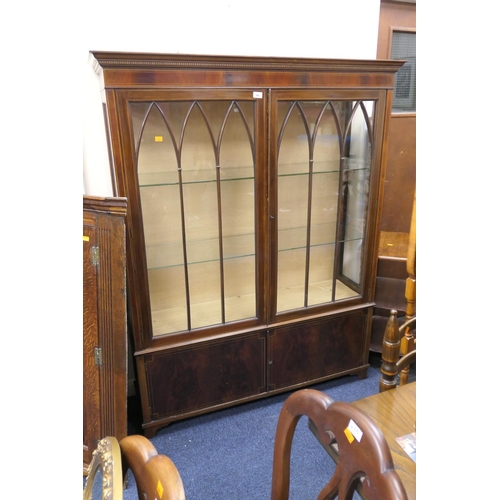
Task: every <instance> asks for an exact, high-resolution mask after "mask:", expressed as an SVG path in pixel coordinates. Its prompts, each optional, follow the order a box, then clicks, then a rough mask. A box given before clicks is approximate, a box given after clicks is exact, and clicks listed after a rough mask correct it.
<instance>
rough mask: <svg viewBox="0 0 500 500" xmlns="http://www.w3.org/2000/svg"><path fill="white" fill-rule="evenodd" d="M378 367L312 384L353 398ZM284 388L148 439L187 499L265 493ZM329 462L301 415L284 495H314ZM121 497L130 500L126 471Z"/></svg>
mask: <svg viewBox="0 0 500 500" xmlns="http://www.w3.org/2000/svg"><path fill="white" fill-rule="evenodd" d="M379 376H380V372H379V371H378V370H376V369H375V368H369V369H368V377H367V378H366V379H364V380H360V379H359V378H358V377H357V376H346V377H342V378H339V379H335V380H332V381H329V382H324V383H321V384H317V385H315V386H313V387H314V388H315V389H318V390H320V391H323V392H325V393H327V394H328V395H329V396H330V397H331V398H333V399H334V400H337V401H347V402H351V401H355V400H357V399H361V398H364V397H367V396H370V395H372V394H375V393H377V392H378V384H379ZM289 394H290V392H288V393H284V394H280V395H277V396H273V397H270V398H267V399H263V400H259V401H254V402H251V403H246V404H242V405H240V406H237V407H233V408H229V409H226V410H220V411H217V412H214V413H210V414H207V415H202V416H199V417H195V418H191V419H188V420H183V421H179V422H173V423H171V424H170V425H168V426H167V427H164V428H163V429H160V430H159V431H158V432H157V434H156V435H155V436H154V437H152V438H151V442H152V443H153V444H154V446H155V447H156V449H157V450H158V453H162V454H165V455H168V456H169V457H170V458H171V459H172V460H173V462H174V463H175V465H176V466H177V469H178V470H179V473H180V475H181V477H182V481H183V483H184V489H185V491H186V499H187V500H211V499H217V500H265V499H269V497H270V492H271V476H272V460H273V445H274V435H275V432H276V425H277V422H278V416H279V412H280V410H281V407H282V405H283V402H284V400H285V399H286V398H287V396H288V395H289ZM333 470H334V464H333V461H332V460H331V458H330V457H329V456H328V455H327V453H326V452H325V451H324V450H323V448H322V447H321V445H320V444H319V443H318V442H317V441H316V439H315V438H314V436H313V435H312V433H311V431H310V430H309V429H308V427H307V419H306V418H302V419H300V421H299V424H298V425H297V429H296V431H295V436H294V441H293V445H292V458H291V481H290V499H291V500H308V499H315V498H316V497H317V495H318V493H319V491H320V490H321V488H322V487H323V486H324V485H325V484H326V482H327V481H328V479H329V478H330V477H331V475H332V473H333ZM123 498H124V499H125V500H136V499H137V498H138V496H137V490H136V485H135V480H134V477H133V476H132V475H131V474H130V473H129V484H128V488H127V489H126V490H125V491H124V496H123Z"/></svg>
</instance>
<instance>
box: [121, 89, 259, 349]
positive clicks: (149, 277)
mask: <svg viewBox="0 0 500 500" xmlns="http://www.w3.org/2000/svg"><path fill="white" fill-rule="evenodd" d="M264 109H265V94H264V92H256V91H251V90H224V91H222V90H219V91H216V90H210V91H207V90H204V89H198V90H196V89H195V90H191V91H180V90H162V91H127V92H121V93H120V94H119V98H118V100H117V112H118V116H120V117H121V120H122V122H121V124H120V129H121V130H122V131H126V133H125V134H124V143H123V147H124V150H125V151H124V155H123V157H124V158H127V159H128V160H129V164H127V165H125V166H124V168H118V169H117V170H118V181H119V185H120V186H121V189H122V190H123V192H126V193H128V196H129V203H130V210H131V216H132V218H133V223H132V229H133V233H132V234H131V238H130V247H129V251H130V256H129V257H130V260H129V264H131V265H130V267H131V269H132V272H133V273H134V280H133V284H132V286H133V287H134V289H133V290H131V295H130V296H131V299H132V304H131V305H132V307H133V308H134V310H135V314H134V315H133V316H134V318H136V319H138V322H137V323H136V325H135V331H136V344H137V347H138V348H141V347H145V346H147V345H150V344H151V343H154V342H156V344H158V343H159V344H161V343H162V342H163V343H168V342H169V341H172V340H173V339H175V338H178V337H179V336H181V338H182V340H183V341H186V340H187V339H188V338H189V333H190V332H196V331H200V330H201V329H203V330H205V331H206V330H207V329H208V330H210V329H213V330H216V329H223V328H224V327H227V326H226V325H230V324H233V325H234V324H235V323H241V324H242V325H256V324H258V323H261V322H262V321H263V318H264V307H265V303H264V300H263V297H264V295H263V293H259V290H262V288H263V281H264V271H265V269H264V260H263V259H259V250H258V249H259V248H261V247H262V246H263V245H264V238H265V230H266V225H265V223H262V221H263V220H264V214H265V210H266V197H265V190H264V189H262V187H263V186H264V183H265V170H264V158H265V141H264V140H263V138H264V137H265V136H264V125H265V119H264V116H265V115H264ZM259 221H261V222H260V223H259Z"/></svg>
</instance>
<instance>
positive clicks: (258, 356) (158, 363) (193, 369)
mask: <svg viewBox="0 0 500 500" xmlns="http://www.w3.org/2000/svg"><path fill="white" fill-rule="evenodd" d="M265 344H266V342H265V338H264V336H263V335H261V334H258V333H257V334H251V335H249V336H243V337H237V338H233V339H230V340H224V341H220V342H215V343H204V344H202V345H195V346H190V347H187V348H184V349H179V350H175V351H173V350H172V351H166V352H160V353H155V354H151V355H146V356H145V362H144V365H145V370H146V381H147V385H148V395H149V407H150V408H151V418H152V420H158V419H162V418H170V417H175V416H178V415H181V414H186V413H189V412H196V411H198V410H201V409H204V408H210V407H215V406H217V405H221V404H224V403H227V402H229V401H235V400H241V399H244V398H247V397H250V396H254V395H257V394H260V393H261V392H263V391H264V390H265Z"/></svg>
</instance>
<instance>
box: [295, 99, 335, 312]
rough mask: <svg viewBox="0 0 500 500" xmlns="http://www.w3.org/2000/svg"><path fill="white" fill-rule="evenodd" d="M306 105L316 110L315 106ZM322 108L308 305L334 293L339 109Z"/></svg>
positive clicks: (316, 142) (316, 151)
mask: <svg viewBox="0 0 500 500" xmlns="http://www.w3.org/2000/svg"><path fill="white" fill-rule="evenodd" d="M308 104H309V106H315V107H316V108H319V106H318V105H317V104H316V103H308ZM309 106H308V107H309ZM304 107H305V105H304ZM321 107H322V108H324V109H323V114H322V115H321V117H320V118H319V121H318V123H317V126H316V128H315V129H313V130H314V133H315V137H314V146H313V148H314V149H313V160H314V162H313V176H312V196H311V220H310V226H311V243H310V245H311V250H310V264H309V292H308V301H307V305H315V304H323V303H325V302H330V301H331V300H332V293H333V290H332V281H333V265H334V255H335V240H336V233H337V214H338V203H339V197H338V193H339V173H340V172H339V171H340V157H341V154H340V152H341V132H340V131H339V128H338V127H339V125H338V112H339V110H338V109H337V110H336V109H335V107H333V105H332V104H331V103H326V102H325V103H321ZM306 109H307V108H306ZM315 114H317V113H315Z"/></svg>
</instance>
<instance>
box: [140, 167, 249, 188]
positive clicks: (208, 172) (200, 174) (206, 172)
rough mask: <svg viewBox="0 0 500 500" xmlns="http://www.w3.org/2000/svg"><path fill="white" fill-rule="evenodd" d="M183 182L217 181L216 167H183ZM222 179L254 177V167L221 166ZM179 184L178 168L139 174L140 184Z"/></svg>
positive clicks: (237, 179)
mask: <svg viewBox="0 0 500 500" xmlns="http://www.w3.org/2000/svg"><path fill="white" fill-rule="evenodd" d="M181 174H182V183H183V184H196V183H205V182H215V181H216V169H215V167H212V168H204V169H199V170H189V169H182V170H181ZM220 177H221V181H222V182H224V181H239V180H248V179H253V178H254V168H253V167H252V166H249V167H221V168H220ZM178 184H179V171H178V170H177V169H175V170H172V171H170V172H165V171H163V172H141V173H140V174H139V186H140V187H141V188H142V187H155V186H171V185H178Z"/></svg>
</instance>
